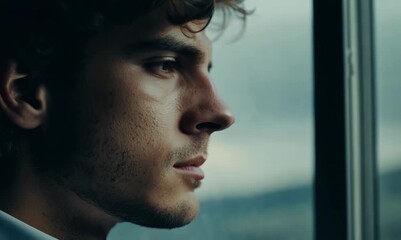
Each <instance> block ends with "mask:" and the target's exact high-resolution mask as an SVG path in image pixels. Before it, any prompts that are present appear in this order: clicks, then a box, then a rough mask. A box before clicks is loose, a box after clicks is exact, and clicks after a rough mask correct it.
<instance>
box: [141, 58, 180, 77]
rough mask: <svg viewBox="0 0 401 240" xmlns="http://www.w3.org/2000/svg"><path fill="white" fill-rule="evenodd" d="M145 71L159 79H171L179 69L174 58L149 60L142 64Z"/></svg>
mask: <svg viewBox="0 0 401 240" xmlns="http://www.w3.org/2000/svg"><path fill="white" fill-rule="evenodd" d="M144 67H145V69H146V70H147V71H149V72H150V73H152V74H155V75H157V76H158V77H161V78H171V77H173V76H174V74H175V73H176V72H177V70H178V69H179V64H178V62H177V60H176V59H174V58H166V59H155V60H150V61H149V62H147V63H145V64H144Z"/></svg>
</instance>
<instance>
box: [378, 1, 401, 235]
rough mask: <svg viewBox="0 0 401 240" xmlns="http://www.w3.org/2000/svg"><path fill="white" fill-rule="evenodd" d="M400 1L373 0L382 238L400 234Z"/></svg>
mask: <svg viewBox="0 0 401 240" xmlns="http://www.w3.org/2000/svg"><path fill="white" fill-rule="evenodd" d="M400 11H401V1H399V0H378V1H375V28H376V36H375V38H376V65H377V68H376V72H377V73H376V76H377V119H378V136H379V137H378V157H379V163H378V164H379V170H380V196H379V202H380V228H381V229H380V232H381V238H380V239H381V240H396V239H397V240H398V239H400V238H401V228H400V223H401V208H400V207H399V205H400V202H401V187H400V184H399V183H400V182H401V148H400V143H401V108H400V107H399V100H401V94H400V90H401V68H400V63H401V29H400V27H399V23H400V22H401V15H400Z"/></svg>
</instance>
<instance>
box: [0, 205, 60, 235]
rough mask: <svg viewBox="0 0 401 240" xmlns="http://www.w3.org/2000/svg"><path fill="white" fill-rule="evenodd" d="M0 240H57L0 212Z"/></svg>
mask: <svg viewBox="0 0 401 240" xmlns="http://www.w3.org/2000/svg"><path fill="white" fill-rule="evenodd" d="M0 239H7V240H8V239H10V240H11V239H26V240H57V239H56V238H54V237H52V236H50V235H48V234H46V233H44V232H42V231H39V230H38V229H36V228H34V227H32V226H30V225H28V224H26V223H24V222H22V221H21V220H19V219H17V218H15V217H13V216H11V215H9V214H7V213H5V212H3V211H1V210H0Z"/></svg>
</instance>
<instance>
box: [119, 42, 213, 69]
mask: <svg viewBox="0 0 401 240" xmlns="http://www.w3.org/2000/svg"><path fill="white" fill-rule="evenodd" d="M126 49H127V52H128V53H129V54H133V53H141V52H148V51H157V50H160V51H171V52H175V53H177V54H179V55H183V56H185V57H187V58H189V59H192V60H194V61H195V62H196V63H201V62H203V61H204V59H205V54H204V53H203V52H202V51H200V50H199V49H198V48H196V47H194V46H192V45H190V44H187V43H185V42H182V41H180V40H178V39H176V38H173V37H170V36H164V37H160V38H155V39H150V40H145V41H140V42H135V43H131V44H128V46H127V48H126ZM210 65H211V63H210Z"/></svg>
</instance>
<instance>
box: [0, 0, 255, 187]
mask: <svg viewBox="0 0 401 240" xmlns="http://www.w3.org/2000/svg"><path fill="white" fill-rule="evenodd" d="M242 2H243V0H35V1H32V0H1V1H0V36H1V37H0V74H3V73H4V71H6V68H7V65H8V64H9V63H10V62H16V63H18V64H17V65H18V71H20V72H23V73H27V74H28V75H29V78H30V80H31V81H32V82H33V83H35V82H41V83H46V84H48V85H52V84H53V85H54V84H56V85H58V86H59V88H60V89H63V90H65V89H66V88H67V87H69V86H70V85H71V84H72V83H71V80H72V79H74V76H76V75H77V74H78V73H80V71H82V70H83V66H84V65H85V64H84V62H83V58H84V52H85V44H86V42H87V41H88V40H89V39H90V38H91V37H92V36H94V35H95V34H96V33H98V32H99V31H101V30H102V29H103V28H105V27H107V26H115V25H129V24H130V23H133V22H134V21H135V20H136V19H137V18H138V17H140V16H142V15H146V14H148V13H150V12H151V11H154V10H156V9H163V10H164V11H165V13H166V16H167V18H168V20H169V21H170V22H171V23H172V24H174V25H183V24H185V23H187V22H189V21H191V20H199V19H202V20H208V21H210V19H211V18H212V16H213V13H214V11H215V10H216V9H218V10H220V11H222V13H223V15H224V18H223V22H225V21H224V20H225V19H226V18H227V17H229V15H231V14H232V13H234V14H235V15H237V16H239V17H240V18H242V19H245V17H246V15H248V14H249V12H248V11H246V10H245V9H244V8H243V6H242ZM221 26H222V29H223V28H224V23H223V24H222V25H221ZM63 66H68V68H65V67H63ZM56 73H58V74H57V78H55V77H54V76H56V75H55V74H56ZM52 76H53V77H52ZM60 76H63V79H60ZM50 79H51V80H50ZM54 79H57V81H58V82H54ZM63 80H64V81H63ZM67 80H68V81H67ZM52 81H53V82H52ZM38 132H40V131H39V130H38V129H32V130H23V129H20V128H19V127H17V126H15V125H14V124H13V123H11V121H9V120H8V119H7V117H5V115H4V113H3V112H2V111H1V110H0V169H2V172H3V171H5V172H8V174H2V173H0V175H1V177H0V183H3V184H4V185H3V186H7V184H6V183H5V182H6V181H5V180H7V178H9V176H10V174H12V170H11V169H12V168H13V166H12V165H13V162H15V158H16V157H17V154H18V152H19V150H18V148H19V145H18V144H17V142H18V139H19V137H20V136H22V135H25V136H34V135H36V134H38ZM33 148H34V147H33ZM14 167H15V166H14ZM9 170H10V171H9ZM7 175H8V176H7ZM0 185H2V184H0ZM1 188H2V186H0V189H1Z"/></svg>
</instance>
